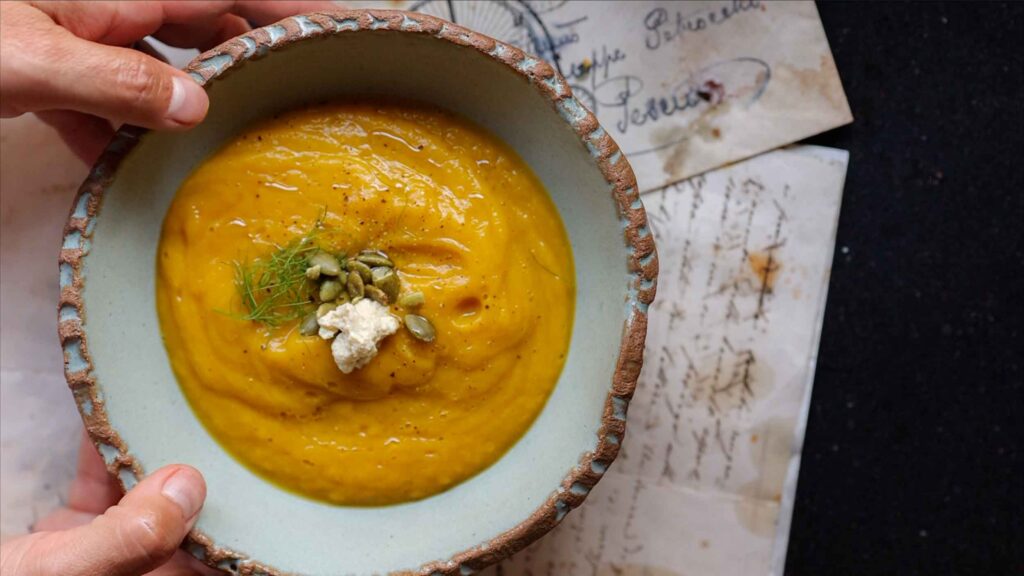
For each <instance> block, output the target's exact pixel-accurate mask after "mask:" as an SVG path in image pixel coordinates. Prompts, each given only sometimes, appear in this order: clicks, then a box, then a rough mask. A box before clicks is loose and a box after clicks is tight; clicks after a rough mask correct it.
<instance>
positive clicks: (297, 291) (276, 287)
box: [233, 222, 321, 327]
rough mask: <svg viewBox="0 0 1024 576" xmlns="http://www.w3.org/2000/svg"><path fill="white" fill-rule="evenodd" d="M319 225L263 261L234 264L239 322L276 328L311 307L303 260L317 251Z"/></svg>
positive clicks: (312, 300)
mask: <svg viewBox="0 0 1024 576" xmlns="http://www.w3.org/2000/svg"><path fill="white" fill-rule="evenodd" d="M320 229H321V225H320V223H319V222H317V225H316V226H314V227H313V229H312V230H311V231H310V232H309V233H307V234H306V235H304V236H302V237H300V238H296V239H294V240H292V241H291V242H289V243H288V244H286V245H284V246H277V247H276V248H277V249H276V250H275V251H274V252H273V253H271V254H270V255H269V256H268V257H266V258H257V259H255V260H252V261H250V262H248V263H244V264H243V263H241V262H238V261H235V262H233V265H234V267H235V286H236V287H237V288H238V293H239V295H240V296H241V298H242V304H243V306H244V307H245V309H246V312H245V313H244V314H239V315H238V318H239V319H240V320H250V321H253V322H259V323H262V324H265V325H267V326H271V327H275V326H279V325H281V324H284V323H286V322H291V321H292V320H296V319H298V318H300V317H302V316H303V315H304V314H306V313H307V312H309V310H310V309H312V307H313V306H314V299H313V298H312V297H311V293H312V289H313V284H312V283H311V282H309V280H308V279H307V278H306V267H307V264H306V261H307V259H308V258H309V256H310V255H311V254H313V253H315V252H316V251H317V250H319V249H320V248H319V246H318V245H317V243H316V238H317V236H318V235H319V232H320Z"/></svg>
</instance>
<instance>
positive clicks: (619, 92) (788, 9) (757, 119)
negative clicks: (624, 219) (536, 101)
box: [344, 0, 853, 192]
mask: <svg viewBox="0 0 1024 576" xmlns="http://www.w3.org/2000/svg"><path fill="white" fill-rule="evenodd" d="M344 4H346V5H349V6H352V5H357V6H374V7H381V8H406V9H412V10H416V11H420V12H424V13H427V14H432V15H435V16H439V17H441V18H446V19H449V20H454V21H456V22H457V23H459V24H463V25H465V26H468V27H470V28H473V29H475V30H477V31H478V32H482V33H484V34H488V35H490V36H493V37H495V38H498V39H499V40H503V41H506V42H509V43H511V44H513V45H516V46H518V47H520V48H522V49H524V50H526V51H528V52H533V53H535V54H537V55H539V56H541V57H543V58H545V59H547V60H548V61H550V62H552V63H555V64H556V66H557V67H558V69H559V70H560V71H561V72H562V74H563V75H564V76H565V77H566V79H567V80H568V82H569V84H570V85H571V86H572V90H573V93H574V94H575V95H576V97H577V98H579V100H580V101H581V102H582V103H583V104H584V105H585V106H587V107H588V108H590V109H591V110H592V111H593V112H594V113H596V114H597V117H598V119H599V120H600V121H601V125H602V126H604V127H605V129H606V130H608V132H609V133H610V134H611V135H612V137H613V138H615V141H616V142H618V144H619V146H620V147H621V148H622V149H623V150H624V151H625V152H626V156H627V157H628V158H629V161H630V163H631V164H632V165H633V169H634V170H635V171H636V175H637V180H638V182H639V184H640V189H641V190H642V191H645V192H646V191H650V190H655V189H658V188H661V187H662V186H665V185H667V184H671V183H673V182H677V181H679V180H682V179H684V178H688V177H690V176H693V175H694V174H700V173H701V172H704V171H707V170H710V169H712V168H716V167H718V166H721V165H723V164H727V163H729V162H735V161H737V160H742V159H744V158H748V157H750V156H753V155H755V154H759V153H761V152H765V151H767V150H772V149H774V148H778V147H779V146H784V145H786V144H790V143H792V142H795V141H797V140H800V139H802V138H806V137H808V136H812V135H814V134H818V133H820V132H824V131H825V130H828V129H831V128H835V127H836V126H841V125H843V124H847V123H849V122H850V121H852V119H853V117H852V115H851V113H850V107H849V104H848V103H847V101H846V95H845V94H844V93H843V86H842V84H841V83H840V80H839V74H838V72H837V71H836V67H835V63H834V62H833V60H832V53H831V51H830V50H829V46H828V40H827V39H826V38H825V32H824V30H823V29H822V26H821V19H820V18H819V17H818V11H817V8H815V6H814V3H813V2H760V1H757V0H716V1H699V2H696V1H691V2H671V1H640V0H636V1H629V2H608V1H568V2H566V1H564V0H562V1H540V0H527V1H519V0H508V1H503V2H484V1H476V0H470V1H459V2H448V1H447V0H420V1H398V2H393V1H387V2H381V1H375V2H346V3H344Z"/></svg>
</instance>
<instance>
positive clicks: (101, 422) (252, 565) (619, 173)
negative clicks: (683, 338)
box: [58, 9, 658, 576]
mask: <svg viewBox="0 0 1024 576" xmlns="http://www.w3.org/2000/svg"><path fill="white" fill-rule="evenodd" d="M360 32H401V33H406V34H418V35H425V36H430V37H434V38H437V39H439V40H443V41H447V42H450V43H452V44H455V45H458V46H463V47H467V48H471V49H474V50H476V51H478V52H480V53H481V54H483V55H485V56H487V57H489V58H491V59H493V60H496V61H498V62H500V63H502V64H505V65H506V66H507V67H508V68H509V69H510V70H512V71H513V72H515V73H516V74H519V75H520V76H522V77H524V78H526V79H527V80H528V81H529V83H530V84H531V85H532V86H533V87H534V88H535V89H536V90H537V91H538V92H539V93H540V94H541V95H542V96H543V97H545V99H547V100H548V101H549V102H550V103H551V105H552V106H553V107H554V108H555V110H556V111H557V112H558V113H559V115H560V116H561V117H562V118H563V120H564V121H565V122H566V123H568V124H569V125H570V126H571V127H572V129H573V131H574V132H575V133H576V135H577V136H578V137H579V139H580V141H581V142H582V143H583V145H584V146H585V147H586V148H587V150H588V151H589V152H590V155H591V157H592V158H593V160H594V161H595V163H596V164H597V167H598V169H599V170H600V172H601V174H602V175H603V176H604V179H605V181H606V182H607V183H608V184H609V186H610V192H611V194H612V197H613V198H614V200H615V203H616V208H617V210H618V213H619V219H620V223H621V225H622V229H623V237H624V240H625V245H626V248H627V249H628V252H629V254H628V260H627V262H628V272H629V274H630V281H629V287H628V301H627V303H626V304H627V307H628V310H629V312H628V316H627V318H626V320H625V323H624V326H623V331H622V337H621V341H620V349H619V355H618V359H617V361H616V364H615V371H614V374H613V377H612V386H611V388H610V389H609V392H608V394H607V397H606V398H605V403H604V410H603V414H602V417H601V427H600V429H599V430H598V434H597V436H598V441H597V445H596V448H595V449H594V450H593V451H592V452H588V453H585V454H584V455H583V456H582V457H581V458H580V460H579V462H578V463H577V465H576V466H574V467H573V468H571V469H570V470H569V471H568V473H567V474H566V476H565V477H564V478H563V480H562V483H561V485H560V487H559V488H557V489H555V490H553V491H552V494H551V495H550V496H549V497H548V499H547V500H546V501H545V502H544V503H543V504H541V505H540V506H539V507H538V508H537V509H536V510H535V511H534V512H533V514H531V515H530V516H529V517H528V518H526V519H525V520H523V521H522V522H520V523H519V524H518V525H516V526H515V527H513V528H511V529H509V530H507V531H505V532H504V533H501V534H499V535H498V536H495V537H493V538H491V539H490V540H487V541H486V542H484V543H481V545H477V546H474V547H472V548H469V549H467V550H464V551H463V552H460V553H458V554H455V555H454V556H452V557H451V558H449V559H444V560H436V561H431V562H428V563H426V564H423V565H422V566H420V568H418V569H415V570H413V571H411V572H399V573H401V574H422V575H428V574H429V575H434V574H444V575H448V574H451V575H455V574H460V573H465V572H464V569H465V570H470V571H471V572H472V571H475V570H479V569H482V568H484V567H486V566H488V565H490V564H493V563H495V562H497V561H499V560H502V559H504V558H506V557H508V556H509V555H511V554H513V553H515V552H517V551H519V550H521V549H522V548H524V547H525V546H527V545H528V544H530V543H531V542H533V541H534V540H536V539H537V538H539V537H540V536H542V535H544V534H546V533H547V532H548V531H550V530H551V529H552V528H554V527H555V526H556V525H557V524H558V523H559V522H560V521H561V520H562V518H563V517H564V516H565V515H566V513H568V511H569V510H571V509H572V508H575V507H576V506H578V505H579V504H580V503H582V502H583V500H584V499H585V498H586V496H587V494H588V493H589V491H590V489H591V488H592V487H593V486H594V485H595V484H596V483H597V481H598V480H600V478H601V476H602V475H603V474H604V471H605V470H606V469H607V467H608V465H609V464H611V462H612V461H613V460H614V459H615V457H616V455H617V454H618V451H619V446H620V445H621V443H622V440H623V437H624V434H625V419H626V409H627V407H628V404H629V401H630V399H631V398H632V395H633V391H634V390H635V388H636V382H637V378H638V377H639V375H640V368H641V365H642V363H643V352H644V341H645V338H646V334H647V310H648V307H649V306H650V304H651V303H652V302H653V300H654V297H655V292H656V289H657V276H658V257H657V252H656V249H655V245H654V237H653V235H652V234H651V231H650V228H649V226H648V222H647V214H646V212H645V210H644V206H643V203H642V201H641V199H640V192H639V190H638V189H637V183H636V177H635V175H634V174H633V170H632V168H631V167H630V165H629V162H628V161H627V160H626V157H625V155H624V154H623V153H622V152H621V150H620V149H619V147H618V145H617V144H616V143H615V142H614V141H613V140H612V138H611V136H609V135H608V133H607V132H606V131H605V130H604V129H603V128H602V127H601V126H600V125H599V123H598V121H597V118H596V117H595V116H594V115H593V114H592V113H591V112H590V111H589V110H588V109H587V108H586V107H584V106H583V105H582V104H580V102H579V101H578V100H577V99H576V98H575V97H574V96H573V95H572V91H571V89H570V88H569V85H568V84H567V82H566V81H565V79H564V78H563V77H562V76H561V74H559V73H558V71H556V70H555V69H554V68H552V67H551V65H549V64H548V63H547V62H544V61H543V60H540V59H538V58H536V57H534V56H531V55H529V54H527V53H525V52H523V51H522V50H520V49H519V48H516V47H514V46H511V45H509V44H505V43H504V42H500V41H498V40H494V39H492V38H489V37H487V36H485V35H483V34H479V33H477V32H474V31H472V30H469V29H467V28H464V27H462V26H459V25H458V24H454V23H452V22H448V21H446V20H442V19H439V18H436V17H433V16H428V15H425V14H420V13H414V12H408V11H403V10H376V9H357V10H341V9H338V10H325V11H318V12H311V13H307V14H304V15H299V16H292V17H289V18H285V19H283V20H281V21H279V22H277V23H275V24H271V25H268V26H264V27H262V28H257V29H254V30H252V31H250V32H247V33H245V34H243V35H240V36H238V37H236V38H233V39H231V40H228V41H227V42H224V43H223V44H221V45H219V46H217V47H215V48H213V49H211V50H209V51H207V52H204V53H203V54H200V55H199V56H197V57H196V58H195V59H194V60H192V62H191V63H189V65H188V66H187V67H186V68H185V71H186V72H187V73H188V74H189V75H190V76H191V77H192V78H193V79H194V80H195V81H196V82H197V83H199V84H200V85H201V86H206V85H208V84H209V83H210V82H212V81H213V80H215V79H217V78H219V77H221V76H222V75H224V74H225V73H226V72H228V71H229V70H231V69H232V68H234V67H237V66H239V65H241V64H242V63H244V62H245V61H247V60H249V59H250V58H254V57H261V56H264V55H265V54H266V53H268V52H272V51H275V50H278V49H280V48H282V47H285V46H288V45H290V44H293V43H295V42H299V41H302V40H306V39H313V38H320V37H325V36H331V35H335V34H351V33H360ZM147 132H148V130H145V129H142V128H138V127H134V126H127V127H124V128H122V129H120V130H119V131H118V132H117V134H116V135H115V136H114V138H113V139H112V140H111V142H110V144H109V145H108V147H107V148H106V150H105V151H104V152H103V154H102V155H101V156H100V158H99V159H98V160H97V162H96V164H95V165H93V167H92V169H91V170H90V173H89V175H88V177H87V178H86V180H85V181H84V182H83V183H82V185H81V187H80V188H79V190H78V193H77V194H76V196H75V199H74V201H73V203H72V206H71V211H70V214H69V216H68V220H67V223H66V224H65V226H64V232H63V243H62V246H61V250H60V255H59V258H58V268H59V281H60V298H59V302H58V335H59V339H60V345H61V349H62V351H63V356H64V375H65V378H66V380H67V382H68V385H69V387H70V388H71V390H72V393H73V395H74V397H75V401H76V404H77V406H78V410H79V413H80V414H81V417H82V421H83V423H84V425H85V429H86V431H87V432H88V434H89V437H90V439H91V440H92V442H93V443H94V444H95V445H96V447H97V449H98V450H100V451H101V453H104V454H105V455H112V456H111V457H108V458H106V461H107V468H108V470H109V472H110V473H111V474H113V475H114V478H116V479H117V483H118V484H119V485H120V487H121V489H122V490H127V489H130V488H131V487H132V486H133V485H134V484H135V483H136V482H137V481H138V479H139V478H142V477H143V476H144V471H143V470H142V467H141V465H140V464H139V462H138V460H137V459H136V458H135V457H134V456H133V455H132V454H131V453H130V451H129V450H128V448H127V445H126V444H125V442H124V441H123V440H122V439H121V437H120V435H119V434H118V432H117V431H116V430H114V428H113V427H112V426H111V424H110V422H109V419H108V417H107V414H106V411H105V409H104V406H103V401H102V397H101V396H100V391H99V382H98V381H97V379H96V377H95V376H94V375H93V365H92V360H91V357H90V355H89V351H88V342H87V335H86V328H85V326H86V322H85V318H86V310H85V305H84V301H83V297H82V291H83V289H84V287H85V280H84V278H83V276H82V265H83V262H84V259H85V257H86V255H87V254H88V251H89V244H90V239H91V237H92V232H93V229H94V227H95V224H96V218H97V216H98V214H99V209H100V205H101V201H102V197H103V193H104V191H105V190H106V189H107V188H108V187H109V185H110V184H111V183H112V182H113V180H114V177H115V174H116V172H117V169H118V167H119V165H120V164H121V162H122V161H123V160H124V159H125V157H126V156H127V155H128V153H129V152H130V151H131V150H132V149H133V148H134V147H135V146H136V145H137V144H138V142H139V141H140V138H141V136H143V135H144V134H145V133H147ZM184 547H185V548H186V549H187V550H188V551H189V552H190V553H191V554H192V555H193V556H196V557H197V558H199V559H200V560H202V561H203V562H204V563H206V564H208V565H210V566H212V567H215V568H220V569H222V570H229V571H231V572H234V573H238V574H263V575H267V576H284V574H286V573H285V572H282V571H280V570H278V569H276V568H273V567H271V566H266V565H263V564H260V563H259V562H258V561H256V560H251V559H250V557H249V556H248V555H247V554H245V553H243V552H240V551H236V550H231V549H227V548H223V547H220V546H217V545H216V544H215V543H214V542H213V541H212V539H211V538H210V537H209V536H207V535H206V534H204V533H203V532H201V531H200V530H198V529H193V530H192V532H190V534H189V535H188V536H187V537H186V540H185V544H184Z"/></svg>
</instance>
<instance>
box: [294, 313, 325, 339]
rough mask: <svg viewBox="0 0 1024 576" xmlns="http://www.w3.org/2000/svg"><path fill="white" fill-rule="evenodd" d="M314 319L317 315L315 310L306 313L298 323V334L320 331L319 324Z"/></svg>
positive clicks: (308, 334)
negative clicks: (300, 322)
mask: <svg viewBox="0 0 1024 576" xmlns="http://www.w3.org/2000/svg"><path fill="white" fill-rule="evenodd" d="M316 319H317V317H316V313H315V312H314V313H312V314H307V315H306V317H305V318H303V319H302V324H300V325H299V334H302V335H303V336H312V335H313V334H316V333H317V332H318V331H320V324H319V323H317V321H316Z"/></svg>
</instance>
